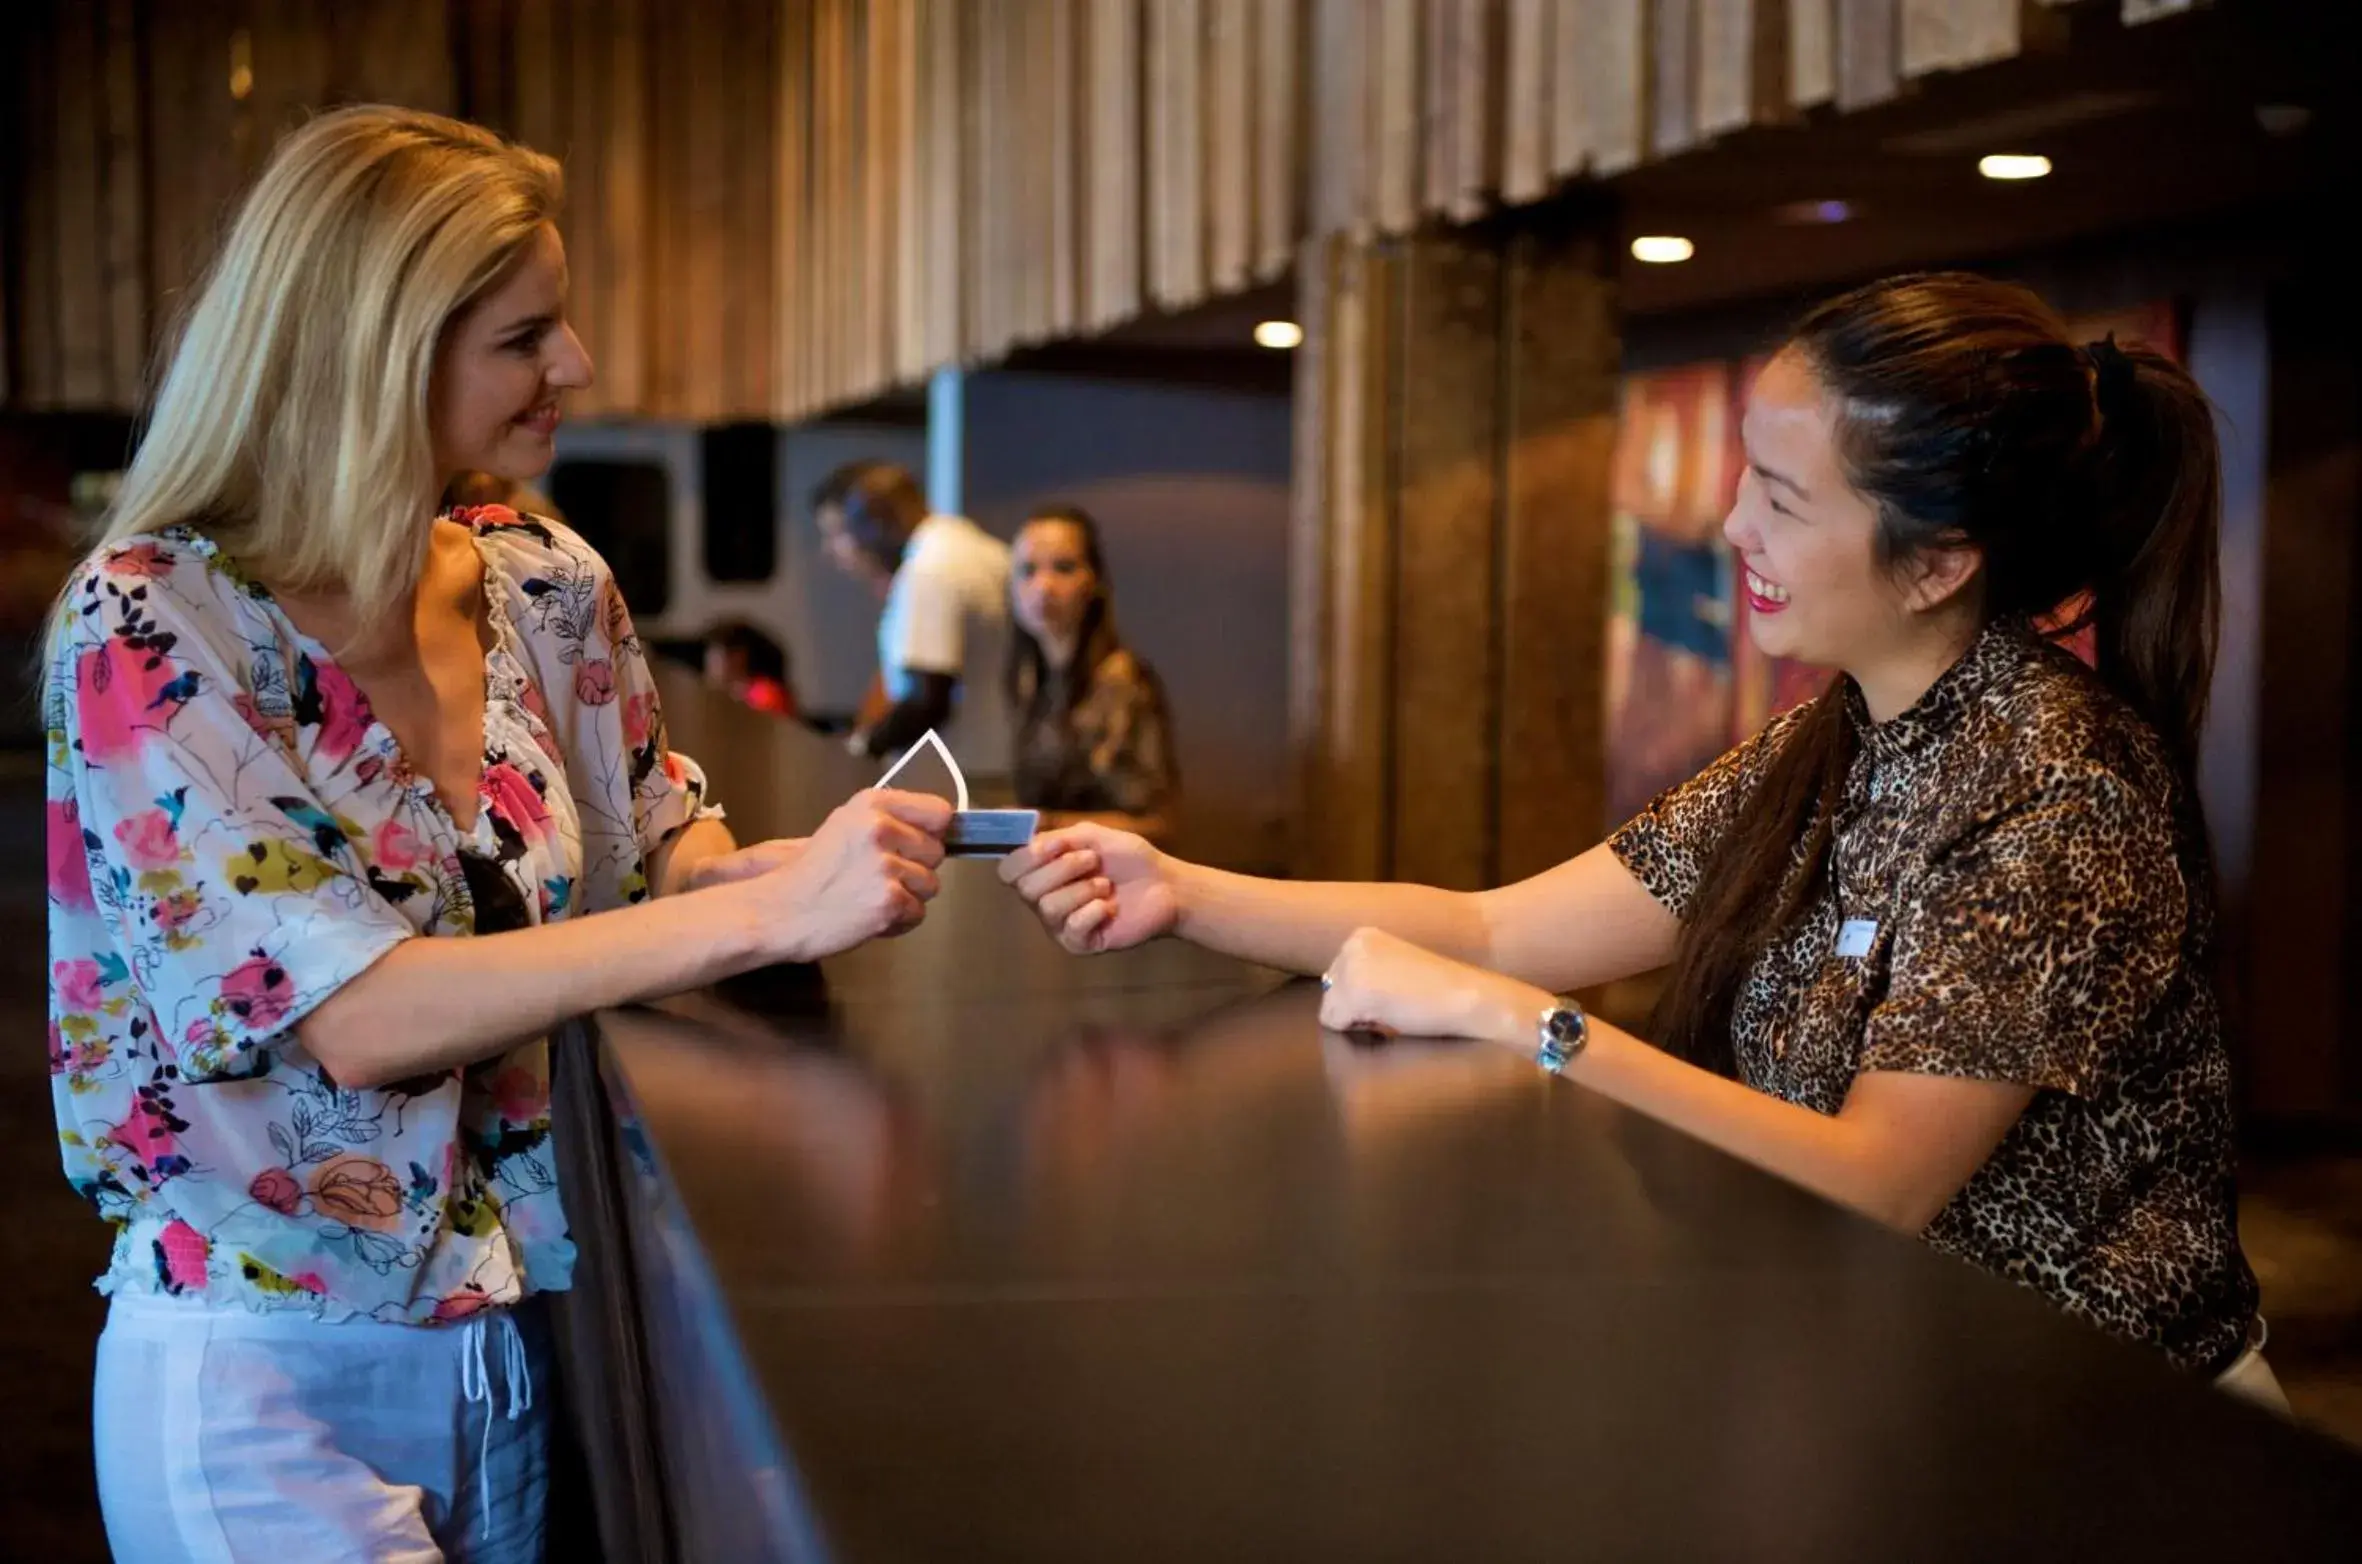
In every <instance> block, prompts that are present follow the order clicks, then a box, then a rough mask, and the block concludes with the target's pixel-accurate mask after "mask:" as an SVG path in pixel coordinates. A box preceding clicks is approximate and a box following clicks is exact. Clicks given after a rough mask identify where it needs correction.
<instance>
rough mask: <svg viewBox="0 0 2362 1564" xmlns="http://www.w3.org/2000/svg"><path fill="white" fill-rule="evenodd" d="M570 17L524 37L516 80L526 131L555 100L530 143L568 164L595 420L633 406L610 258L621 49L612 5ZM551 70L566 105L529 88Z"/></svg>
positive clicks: (578, 313)
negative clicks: (533, 102)
mask: <svg viewBox="0 0 2362 1564" xmlns="http://www.w3.org/2000/svg"><path fill="white" fill-rule="evenodd" d="M567 16H568V18H569V22H570V25H568V26H566V27H564V28H562V29H561V28H559V27H558V26H557V25H556V21H557V13H556V11H555V10H554V8H553V10H552V11H551V13H550V25H549V26H548V28H547V31H546V32H536V33H533V34H521V35H520V36H519V37H518V39H517V40H516V42H515V46H514V53H513V55H512V56H511V58H512V59H513V61H514V73H513V75H512V76H511V77H510V78H509V80H510V81H511V83H512V87H511V94H510V95H511V98H512V101H514V102H515V103H516V105H517V108H516V112H517V114H518V116H519V123H520V125H522V123H524V119H523V116H524V115H525V113H526V102H527V100H528V99H532V98H536V97H543V96H546V97H547V98H548V99H549V100H550V101H549V103H548V104H547V105H546V109H545V110H544V109H540V108H537V109H536V110H535V112H537V113H538V112H548V113H549V114H551V115H552V116H553V118H552V122H551V127H550V129H549V131H548V133H547V136H546V139H541V140H535V139H534V138H533V137H530V136H528V137H527V140H529V141H532V142H533V144H534V145H535V146H538V147H539V148H540V150H542V151H544V152H547V153H549V154H550V155H551V156H553V157H557V158H561V159H563V160H564V162H565V165H566V211H565V215H564V217H563V218H561V219H560V221H559V225H558V226H559V229H560V231H561V232H563V233H564V235H565V237H566V270H567V273H568V277H567V310H568V313H569V314H571V315H572V316H573V318H574V331H575V334H576V335H577V336H579V337H580V338H581V339H582V345H583V348H584V350H585V351H586V352H588V353H589V354H590V358H591V363H592V365H593V366H594V367H595V369H596V374H595V377H594V379H593V381H592V383H591V387H590V389H589V390H588V391H581V392H577V393H575V396H574V407H575V410H576V411H578V412H581V413H583V414H586V415H589V414H596V413H600V412H603V411H605V410H606V409H608V408H612V407H628V406H629V405H630V404H628V403H625V402H621V401H619V400H618V399H617V396H616V374H617V368H616V359H617V349H616V347H615V342H614V335H615V311H614V298H615V290H614V287H613V284H612V282H611V278H612V276H613V272H614V268H613V267H612V266H610V265H609V264H608V259H607V252H608V247H609V245H610V243H611V242H612V241H611V238H610V235H609V234H608V231H607V199H608V175H607V160H608V157H609V155H610V146H609V137H610V134H611V131H610V127H611V124H612V121H613V117H614V114H615V102H614V92H613V87H612V81H613V68H614V48H613V45H612V43H611V42H610V36H611V29H612V28H613V26H614V25H615V18H614V17H613V15H612V14H611V13H610V10H609V0H575V3H574V4H573V5H571V6H569V7H568V8H567ZM522 20H523V17H522V13H520V21H522ZM527 37H534V38H539V39H541V40H542V47H545V48H546V49H547V50H548V51H549V53H548V56H547V59H546V64H545V62H544V61H543V60H541V59H538V58H528V54H527V50H526V47H525V43H526V39H527ZM545 68H546V69H547V70H548V71H549V72H550V73H551V74H552V75H554V76H556V77H557V78H559V79H560V80H562V81H563V82H564V83H565V90H564V95H563V99H562V101H561V100H560V98H559V94H558V93H557V92H555V91H547V90H545V89H543V88H540V87H538V86H536V87H532V88H530V89H529V88H528V87H527V84H526V76H527V73H528V72H540V71H542V70H544V69H545Z"/></svg>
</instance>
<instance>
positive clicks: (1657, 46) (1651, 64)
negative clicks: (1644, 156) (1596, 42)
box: [1648, 0, 1698, 157]
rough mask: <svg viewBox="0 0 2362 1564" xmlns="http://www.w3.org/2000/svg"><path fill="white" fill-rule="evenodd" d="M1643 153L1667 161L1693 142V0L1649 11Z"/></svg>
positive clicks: (1662, 3) (1661, 0) (1666, 1)
mask: <svg viewBox="0 0 2362 1564" xmlns="http://www.w3.org/2000/svg"><path fill="white" fill-rule="evenodd" d="M1649 29H1650V38H1649V45H1648V71H1649V75H1648V91H1649V105H1648V125H1649V143H1648V154H1649V155H1650V156H1652V157H1669V156H1671V155H1672V154H1673V153H1676V152H1686V151H1688V150H1689V149H1690V148H1691V147H1693V146H1695V145H1697V141H1698V91H1697V89H1698V0H1654V3H1653V4H1651V5H1650V7H1649Z"/></svg>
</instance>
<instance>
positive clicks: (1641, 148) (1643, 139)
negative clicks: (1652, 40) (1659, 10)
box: [1576, 0, 1649, 176]
mask: <svg viewBox="0 0 2362 1564" xmlns="http://www.w3.org/2000/svg"><path fill="white" fill-rule="evenodd" d="M1647 9H1648V8H1647V5H1646V3H1645V0H1579V3H1578V5H1577V6H1576V26H1577V27H1578V28H1579V29H1580V32H1579V37H1580V38H1581V40H1582V46H1581V47H1580V49H1579V50H1578V52H1577V58H1578V59H1580V60H1581V62H1582V69H1583V113H1584V120H1585V129H1584V146H1585V150H1586V152H1587V153H1588V164H1589V167H1590V169H1591V171H1592V172H1594V173H1596V174H1600V175H1603V176H1604V175H1609V174H1620V173H1622V172H1623V171H1624V170H1626V169H1628V168H1631V167H1634V166H1635V165H1637V164H1638V163H1639V162H1640V160H1641V159H1642V158H1643V157H1644V156H1646V154H1647V141H1648V138H1647V124H1648V121H1647V118H1646V115H1647V107H1648V90H1647V83H1648V80H1649V53H1648V50H1649V31H1648V28H1647V27H1646V25H1645V23H1646V21H1647Z"/></svg>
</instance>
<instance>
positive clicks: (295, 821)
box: [50, 564, 415, 1082]
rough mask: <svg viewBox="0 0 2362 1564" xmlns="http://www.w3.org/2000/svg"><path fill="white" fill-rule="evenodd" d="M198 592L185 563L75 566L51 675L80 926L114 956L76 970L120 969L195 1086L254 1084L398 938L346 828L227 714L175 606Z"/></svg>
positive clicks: (221, 689)
mask: <svg viewBox="0 0 2362 1564" xmlns="http://www.w3.org/2000/svg"><path fill="white" fill-rule="evenodd" d="M191 578H197V580H196V581H192V580H191ZM202 581H203V577H202V573H201V572H200V571H199V570H198V569H197V567H195V566H193V565H186V564H184V565H183V566H182V567H181V568H180V569H179V570H178V571H175V572H172V573H171V574H169V575H161V574H160V575H154V576H150V575H146V574H141V573H136V572H134V573H118V572H117V571H115V570H113V569H110V568H109V567H108V566H107V565H105V564H100V565H97V566H95V567H92V568H91V569H90V570H89V571H87V572H86V574H85V575H84V576H82V577H80V578H78V579H77V580H76V582H75V583H74V585H73V587H72V588H71V589H70V593H71V596H70V605H71V619H70V622H69V623H68V624H67V625H66V626H65V628H64V629H63V631H62V633H61V634H60V635H59V637H58V639H57V641H56V643H54V647H53V653H52V656H53V661H52V663H51V669H50V681H51V688H52V691H53V695H52V699H53V700H54V701H55V703H56V705H57V707H58V714H57V722H58V731H59V732H60V733H61V734H62V736H63V751H64V753H63V755H62V756H61V757H60V758H61V759H62V761H63V764H64V769H65V773H66V778H67V779H68V787H69V789H70V806H69V807H70V808H71V810H72V812H73V815H74V817H75V825H76V827H77V828H78V830H79V832H80V839H81V844H82V849H83V853H84V856H85V859H86V861H87V866H88V869H89V877H90V888H91V895H92V898H93V901H92V910H93V911H94V912H95V913H96V914H97V915H98V918H99V921H100V922H101V923H102V924H103V926H104V928H105V930H106V933H107V935H108V937H109V939H110V940H111V943H112V945H113V949H112V950H111V951H106V952H100V953H98V954H96V955H95V956H94V957H91V958H89V959H93V960H95V961H97V962H98V963H100V964H101V965H102V966H103V965H104V964H105V963H107V962H108V961H109V960H110V959H111V960H113V961H116V962H120V963H121V967H120V968H119V969H118V970H121V971H123V972H124V973H125V974H126V975H127V976H128V977H129V979H130V980H131V982H132V983H133V984H135V985H136V986H137V988H138V990H139V992H140V994H141V996H142V997H143V998H144V999H145V1000H146V1002H147V1005H148V1008H149V1009H150V1011H151V1012H152V1013H153V1014H154V1015H155V1017H156V1019H157V1022H158V1024H159V1025H160V1026H161V1027H162V1028H163V1029H164V1031H165V1033H166V1036H165V1039H164V1041H165V1042H166V1043H167V1044H168V1045H169V1046H170V1047H171V1048H172V1049H173V1050H174V1051H175V1052H176V1054H177V1058H178V1064H179V1068H180V1071H181V1074H182V1075H183V1076H184V1077H186V1078H187V1079H189V1080H191V1081H198V1082H203V1081H211V1080H219V1079H224V1078H238V1077H243V1076H246V1075H250V1074H253V1073H256V1072H257V1070H258V1067H259V1063H260V1061H259V1060H257V1059H256V1058H255V1057H254V1056H255V1054H256V1053H257V1051H258V1050H263V1049H268V1048H270V1047H272V1046H273V1045H274V1044H276V1043H277V1042H278V1041H279V1040H280V1039H282V1038H285V1037H287V1036H288V1035H289V1034H290V1033H291V1032H292V1031H293V1030H294V1028H295V1026H296V1024H297V1023H298V1022H300V1021H302V1020H303V1018H304V1017H305V1016H307V1015H309V1014H310V1013H311V1012H312V1011H313V1010H314V1009H315V1008H317V1007H318V1006H319V1005H320V1004H321V1002H322V1001H324V1000H326V999H327V998H328V997H329V996H330V995H331V994H334V993H335V992H336V991H337V990H338V989H339V988H342V987H343V986H344V985H345V984H346V983H348V982H350V981H352V979H354V978H355V977H357V976H359V975H360V974H361V973H362V972H364V971H365V970H367V969H368V968H369V967H370V966H371V965H372V964H373V963H375V962H376V961H377V960H378V959H379V958H380V957H382V956H384V955H385V954H386V952H388V951H390V950H391V949H393V948H394V946H396V945H398V944H400V943H401V942H402V941H403V940H405V939H407V938H409V937H410V936H411V935H412V934H413V933H414V932H415V931H414V930H413V929H412V927H411V926H410V924H409V923H408V922H407V921H406V920H405V919H404V918H403V917H402V915H401V914H400V913H399V912H398V911H396V910H395V909H394V907H393V906H392V904H390V903H389V902H387V901H386V900H385V898H383V897H382V896H380V895H379V894H377V892H375V891H374V890H372V889H371V888H370V886H369V885H368V883H367V880H366V878H365V875H366V870H365V868H364V867H363V866H362V865H361V863H360V861H359V858H358V856H357V854H356V851H355V849H354V847H353V845H352V843H351V837H352V835H353V832H354V828H353V827H352V826H351V825H349V824H348V823H346V822H344V821H341V820H338V819H337V818H335V817H334V816H333V815H332V814H331V813H330V811H329V810H328V809H327V808H326V807H324V806H323V805H322V804H321V802H320V800H319V799H318V798H317V797H315V796H314V794H313V792H312V789H311V788H310V786H309V785H308V784H307V783H306V782H305V780H304V779H303V778H302V776H301V775H299V774H298V772H297V771H296V769H295V767H294V765H293V763H292V761H291V760H290V758H289V756H288V754H287V752H286V751H285V750H284V749H283V748H282V747H281V745H280V744H279V743H278V742H277V741H276V740H274V739H272V738H269V737H266V736H265V735H264V734H263V733H262V732H260V731H258V729H257V728H256V727H255V726H252V725H250V724H249V722H248V721H247V719H246V717H245V716H244V715H243V714H242V713H241V711H240V699H239V697H240V696H241V694H242V687H241V685H240V684H239V682H238V675H237V672H236V668H235V662H234V660H233V659H232V658H230V657H226V656H223V655H221V654H220V653H219V652H218V650H217V649H216V647H215V646H213V645H212V644H210V643H209V641H208V639H207V631H208V628H209V627H208V626H207V625H206V624H205V623H203V622H202V616H203V614H204V610H203V608H202V607H192V605H191V604H189V603H188V602H187V601H185V600H184V599H183V598H182V597H180V596H179V595H178V590H179V589H180V588H182V587H183V585H184V584H186V585H188V587H189V589H190V590H203V585H202ZM210 628H211V629H212V632H213V633H214V634H215V635H221V634H224V633H225V632H224V630H223V628H222V627H220V626H212V627H210Z"/></svg>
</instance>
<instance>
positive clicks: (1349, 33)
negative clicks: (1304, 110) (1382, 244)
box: [1305, 0, 1377, 237]
mask: <svg viewBox="0 0 2362 1564" xmlns="http://www.w3.org/2000/svg"><path fill="white" fill-rule="evenodd" d="M1311 3H1312V5H1313V7H1314V10H1313V36H1312V39H1311V44H1312V58H1311V61H1310V69H1309V75H1310V78H1311V89H1310V91H1311V112H1310V120H1311V124H1310V128H1309V130H1308V131H1307V139H1308V145H1307V151H1308V153H1309V154H1310V158H1309V161H1310V166H1311V168H1312V169H1313V170H1314V173H1313V174H1312V176H1311V178H1310V179H1309V181H1308V183H1307V186H1306V194H1305V202H1306V205H1307V207H1308V208H1309V216H1310V218H1311V231H1312V232H1313V233H1315V234H1349V235H1353V236H1356V237H1359V236H1362V235H1366V234H1367V233H1369V231H1370V229H1371V226H1372V223H1373V221H1374V219H1375V211H1374V205H1373V202H1372V199H1371V185H1372V182H1373V179H1374V176H1375V170H1376V166H1377V158H1376V155H1375V151H1374V149H1373V147H1372V137H1373V136H1374V134H1375V132H1376V128H1377V116H1376V112H1375V109H1374V107H1373V104H1372V98H1373V87H1372V83H1373V82H1374V81H1375V79H1376V77H1375V62H1376V59H1377V46H1376V41H1375V39H1374V37H1373V36H1372V34H1373V33H1374V31H1375V29H1365V28H1364V27H1363V26H1362V25H1361V24H1362V22H1363V21H1364V20H1365V16H1364V7H1363V6H1362V4H1361V0H1311Z"/></svg>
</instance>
